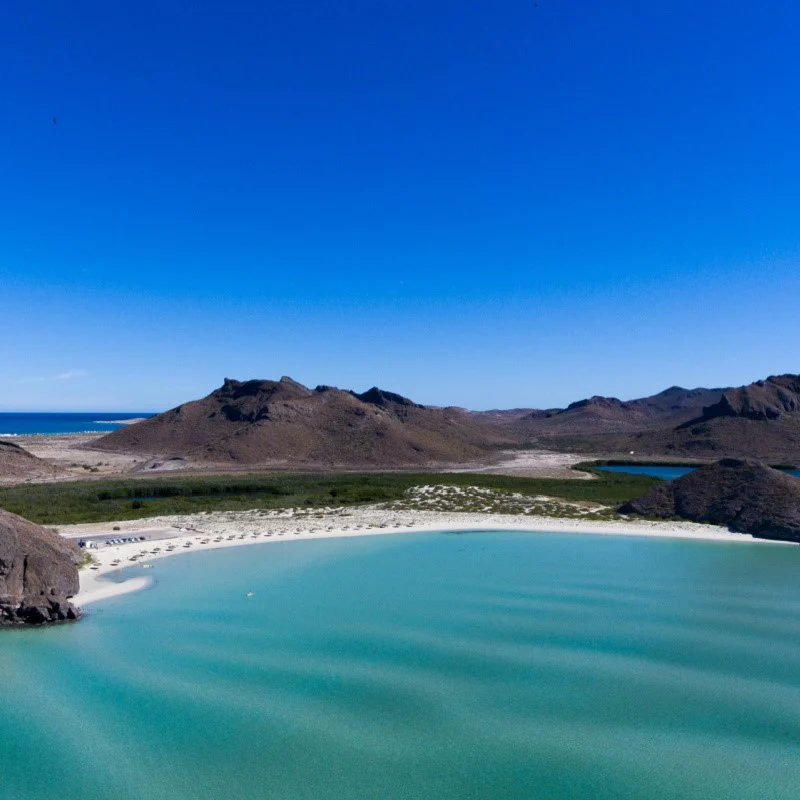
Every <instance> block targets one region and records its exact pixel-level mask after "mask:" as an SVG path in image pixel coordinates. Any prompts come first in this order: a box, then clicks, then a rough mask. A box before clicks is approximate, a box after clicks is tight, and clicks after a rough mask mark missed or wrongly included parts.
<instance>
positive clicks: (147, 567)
mask: <svg viewBox="0 0 800 800" xmlns="http://www.w3.org/2000/svg"><path fill="white" fill-rule="evenodd" d="M142 566H143V567H144V568H145V569H153V565H152V564H142Z"/></svg>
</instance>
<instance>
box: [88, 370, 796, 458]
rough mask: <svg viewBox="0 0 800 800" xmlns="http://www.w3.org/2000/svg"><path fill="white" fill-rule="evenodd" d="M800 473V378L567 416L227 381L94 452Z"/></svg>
mask: <svg viewBox="0 0 800 800" xmlns="http://www.w3.org/2000/svg"><path fill="white" fill-rule="evenodd" d="M526 446H529V447H537V448H548V449H556V450H562V451H574V452H587V453H595V454H598V455H600V454H603V455H621V454H626V455H629V454H630V453H631V451H633V453H634V455H641V456H649V457H665V456H667V457H673V458H674V457H690V456H691V457H694V458H701V459H710V458H720V457H722V456H734V457H756V458H762V459H768V460H771V461H773V462H774V461H776V460H785V461H789V462H792V463H795V462H797V461H800V376H798V375H780V376H774V377H770V378H767V379H766V380H763V381H757V382H756V383H753V384H750V385H748V386H742V387H738V388H726V389H683V388H681V387H679V386H673V387H671V388H669V389H666V390H664V391H663V392H660V393H659V394H656V395H652V396H651V397H644V398H641V399H637V400H630V401H622V400H618V399H617V398H613V397H597V396H595V397H590V398H588V399H586V400H580V401H578V402H575V403H572V404H571V405H569V406H568V407H567V408H563V409H545V410H541V409H532V408H531V409H524V408H522V409H512V410H493V411H467V410H465V409H461V408H455V407H448V408H438V407H433V406H423V405H420V404H418V403H414V402H413V401H411V400H409V399H408V398H406V397H403V396H402V395H399V394H395V393H393V392H387V391H384V390H381V389H378V388H377V387H376V388H372V389H370V390H369V391H367V392H364V393H362V394H358V393H356V392H352V391H347V390H342V389H337V388H335V387H331V386H318V387H316V388H315V389H309V388H307V387H305V386H303V385H301V384H299V383H297V382H296V381H293V380H292V379H291V378H286V377H284V378H281V379H280V380H279V381H269V380H251V381H237V380H231V379H226V380H225V382H224V383H223V385H222V386H221V387H220V388H219V389H216V390H215V391H213V392H212V393H211V394H209V395H208V396H207V397H205V398H203V399H202V400H196V401H192V402H188V403H185V404H183V405H181V406H178V407H177V408H174V409H172V410H171V411H167V412H165V413H163V414H159V415H157V416H155V417H153V418H151V419H148V420H145V421H143V422H139V423H137V424H135V425H131V426H128V427H126V428H122V429H120V430H117V431H114V432H113V433H109V434H107V435H105V436H103V437H102V438H100V439H99V440H97V441H95V442H94V443H92V445H91V447H92V448H93V449H101V450H113V451H120V452H126V453H136V454H140V455H142V456H145V457H148V458H180V459H187V460H189V461H191V462H202V463H220V464H239V465H243V466H244V465H251V464H252V465H256V464H257V465H259V466H265V467H275V468H300V467H311V468H322V469H330V468H396V467H397V468H400V467H436V466H441V465H450V464H459V463H467V462H481V461H483V462H485V461H491V460H492V459H494V458H496V457H497V455H498V453H499V451H500V450H502V449H504V448H511V447H515V448H522V447H526Z"/></svg>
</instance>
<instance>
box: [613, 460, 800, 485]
mask: <svg viewBox="0 0 800 800" xmlns="http://www.w3.org/2000/svg"><path fill="white" fill-rule="evenodd" d="M598 469H602V470H605V471H606V472H625V473H628V474H631V475H652V476H653V477H655V478H661V479H662V480H665V481H671V480H673V479H674V478H680V477H681V475H686V474H688V473H689V472H694V470H695V468H694V467H659V466H657V465H654V466H634V465H632V464H625V465H615V466H603V467H598ZM784 471H785V472H787V473H788V474H789V475H794V476H795V477H796V478H800V469H790V470H784Z"/></svg>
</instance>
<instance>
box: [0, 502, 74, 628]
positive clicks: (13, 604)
mask: <svg viewBox="0 0 800 800" xmlns="http://www.w3.org/2000/svg"><path fill="white" fill-rule="evenodd" d="M81 559H82V554H81V550H80V548H79V547H78V546H77V545H75V544H74V543H73V542H70V541H69V540H68V539H64V538H62V537H60V536H58V535H57V534H55V533H52V532H51V531H48V530H47V529H46V528H42V527H41V526H40V525H34V524H33V523H32V522H28V520H26V519H23V518H22V517H18V516H17V515H16V514H9V513H8V512H7V511H2V510H0V626H3V625H21V624H29V625H40V624H43V623H46V622H65V621H67V620H75V619H77V618H78V616H79V613H80V612H79V611H78V609H76V608H75V607H74V606H73V605H72V603H70V602H69V598H71V597H74V596H75V595H76V594H77V593H78V565H79V564H80V562H81Z"/></svg>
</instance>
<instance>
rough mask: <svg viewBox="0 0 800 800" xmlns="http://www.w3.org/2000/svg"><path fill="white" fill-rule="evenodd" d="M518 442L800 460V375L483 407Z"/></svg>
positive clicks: (485, 418) (490, 421)
mask: <svg viewBox="0 0 800 800" xmlns="http://www.w3.org/2000/svg"><path fill="white" fill-rule="evenodd" d="M479 418H480V419H481V421H482V422H483V423H484V424H486V425H489V426H491V427H494V428H495V429H496V430H498V431H502V432H503V433H504V434H505V435H506V436H509V437H511V438H514V437H515V438H516V439H517V441H518V442H519V443H526V444H528V445H531V446H537V447H543V448H549V449H554V450H561V451H567V452H569V451H574V452H582V453H597V454H604V455H609V454H626V455H628V454H630V453H631V452H633V453H634V454H635V455H637V456H648V457H654V458H657V457H660V458H663V457H669V458H699V459H713V458H720V457H722V456H736V457H752V458H760V459H764V460H768V461H773V462H774V461H786V462H789V463H800V376H798V375H779V376H773V377H770V378H766V379H765V380H762V381H757V382H756V383H752V384H750V385H748V386H741V387H738V388H730V389H684V388H682V387H680V386H673V387H670V388H669V389H666V390H664V391H663V392H659V393H658V394H655V395H652V396H651V397H643V398H640V399H637V400H627V401H622V400H618V399H617V398H614V397H598V396H595V397H590V398H588V399H586V400H580V401H578V402H576V403H572V404H571V405H569V406H567V408H564V409H549V410H547V411H533V410H529V411H527V412H526V413H522V412H521V411H515V412H513V413H511V412H509V413H505V412H483V413H482V414H481V415H479Z"/></svg>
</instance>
